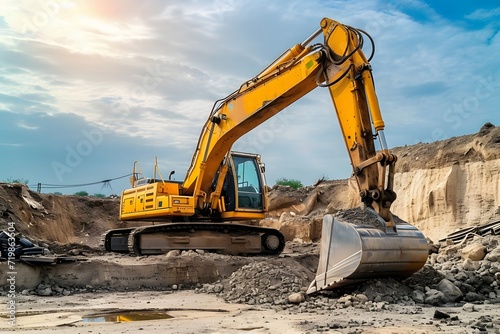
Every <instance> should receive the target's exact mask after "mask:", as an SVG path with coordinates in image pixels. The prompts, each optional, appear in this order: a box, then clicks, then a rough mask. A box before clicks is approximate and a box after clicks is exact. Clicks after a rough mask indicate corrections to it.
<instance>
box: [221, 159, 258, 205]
mask: <svg viewBox="0 0 500 334" xmlns="http://www.w3.org/2000/svg"><path fill="white" fill-rule="evenodd" d="M228 163H229V169H228V173H227V175H226V179H225V180H224V187H223V189H224V192H223V196H224V204H225V207H226V210H225V211H236V212H237V211H240V212H241V211H256V212H264V211H265V209H266V208H265V181H264V167H263V164H262V163H261V162H260V156H259V155H257V154H250V153H236V152H231V155H230V159H229V162H228Z"/></svg>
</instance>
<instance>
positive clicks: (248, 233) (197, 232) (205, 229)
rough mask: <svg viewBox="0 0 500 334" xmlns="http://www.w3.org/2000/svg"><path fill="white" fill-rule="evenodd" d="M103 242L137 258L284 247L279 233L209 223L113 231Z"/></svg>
mask: <svg viewBox="0 0 500 334" xmlns="http://www.w3.org/2000/svg"><path fill="white" fill-rule="evenodd" d="M103 242H104V248H105V249H106V250H107V251H111V252H118V253H133V254H135V255H138V256H139V255H156V254H164V253H167V252H169V251H171V250H190V249H191V250H196V249H202V250H210V251H216V252H221V253H225V254H232V255H250V254H260V255H278V254H280V253H281V252H282V251H283V248H284V247H285V238H284V236H283V234H281V232H279V231H278V230H275V229H272V228H266V227H259V226H252V225H243V224H227V223H212V222H205V223H169V224H160V225H152V226H144V227H136V228H124V229H115V230H111V231H109V232H107V233H106V234H105V235H104V240H103Z"/></svg>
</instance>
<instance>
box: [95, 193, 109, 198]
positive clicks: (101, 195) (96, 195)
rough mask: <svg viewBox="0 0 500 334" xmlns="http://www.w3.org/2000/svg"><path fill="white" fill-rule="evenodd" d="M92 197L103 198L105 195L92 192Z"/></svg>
mask: <svg viewBox="0 0 500 334" xmlns="http://www.w3.org/2000/svg"><path fill="white" fill-rule="evenodd" d="M94 197H97V198H104V197H106V195H104V194H94Z"/></svg>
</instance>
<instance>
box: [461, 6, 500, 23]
mask: <svg viewBox="0 0 500 334" xmlns="http://www.w3.org/2000/svg"><path fill="white" fill-rule="evenodd" d="M497 16H500V7H498V8H493V9H484V8H479V9H476V10H475V11H473V12H472V13H470V14H469V15H466V16H465V17H466V18H468V19H470V20H489V19H491V18H494V17H497Z"/></svg>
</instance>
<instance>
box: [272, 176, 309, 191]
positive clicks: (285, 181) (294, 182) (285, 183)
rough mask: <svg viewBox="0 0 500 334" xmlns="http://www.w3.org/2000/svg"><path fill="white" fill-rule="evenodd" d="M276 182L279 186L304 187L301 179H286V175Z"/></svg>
mask: <svg viewBox="0 0 500 334" xmlns="http://www.w3.org/2000/svg"><path fill="white" fill-rule="evenodd" d="M276 184H277V185H279V186H289V187H292V188H293V189H299V188H302V187H303V185H302V182H300V181H299V180H295V179H286V178H284V177H282V178H281V179H277V180H276Z"/></svg>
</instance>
